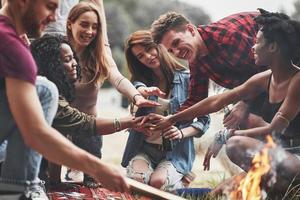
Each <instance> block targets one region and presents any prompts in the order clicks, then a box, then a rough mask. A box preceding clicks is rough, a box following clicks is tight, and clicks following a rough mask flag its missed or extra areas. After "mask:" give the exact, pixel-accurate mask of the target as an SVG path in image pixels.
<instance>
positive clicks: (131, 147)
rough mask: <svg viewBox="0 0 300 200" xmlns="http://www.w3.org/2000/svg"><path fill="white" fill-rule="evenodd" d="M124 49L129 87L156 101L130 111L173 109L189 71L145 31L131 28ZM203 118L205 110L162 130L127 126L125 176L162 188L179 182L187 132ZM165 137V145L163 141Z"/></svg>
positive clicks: (188, 163)
mask: <svg viewBox="0 0 300 200" xmlns="http://www.w3.org/2000/svg"><path fill="white" fill-rule="evenodd" d="M125 54H126V59H127V63H128V67H129V70H130V72H131V74H132V81H133V82H134V85H135V87H136V88H137V89H138V91H139V92H140V93H141V94H142V95H143V96H144V97H147V98H149V99H151V100H155V101H158V102H159V103H160V104H161V106H159V107H157V108H140V109H138V110H137V113H136V116H140V115H147V114H148V113H151V112H155V113H159V114H163V115H166V114H168V113H170V114H173V113H175V112H176V111H177V110H178V109H179V107H180V105H181V104H183V103H184V101H185V100H186V98H187V96H188V87H189V76H190V74H189V71H188V70H187V69H186V68H185V67H183V66H182V65H181V64H180V63H178V62H177V61H176V60H174V59H173V58H172V57H171V56H170V55H169V54H168V52H167V51H166V49H165V48H164V47H163V46H161V45H158V44H155V43H154V42H153V40H152V37H151V34H150V32H149V31H144V30H143V31H137V32H135V33H133V34H132V35H131V36H130V37H129V39H128V40H127V42H126V47H125ZM162 91H164V92H162ZM161 97H163V98H161ZM209 123H210V118H209V116H208V115H206V116H202V117H199V118H197V120H195V121H194V122H186V123H185V124H178V125H177V126H172V127H170V128H169V129H167V130H164V131H163V132H153V131H152V132H150V131H149V132H147V133H145V134H143V133H140V132H137V131H134V130H131V131H130V135H129V138H128V140H127V144H126V148H125V152H124V155H123V159H122V166H123V167H127V176H128V177H130V178H133V179H136V180H138V181H141V182H143V183H146V184H149V185H151V186H153V187H156V188H160V189H163V190H169V191H170V190H175V189H178V188H182V187H184V185H183V184H182V178H183V176H184V175H185V174H188V173H189V172H190V171H191V169H192V165H193V162H194V160H195V149H194V141H193V136H195V137H201V136H202V135H203V134H204V133H205V131H206V130H207V129H208V127H209ZM163 138H165V139H163ZM168 140H169V141H171V143H172V144H171V145H166V143H165V142H164V141H168Z"/></svg>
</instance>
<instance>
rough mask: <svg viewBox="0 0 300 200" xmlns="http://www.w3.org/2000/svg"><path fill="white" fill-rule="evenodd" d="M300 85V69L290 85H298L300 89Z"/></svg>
mask: <svg viewBox="0 0 300 200" xmlns="http://www.w3.org/2000/svg"><path fill="white" fill-rule="evenodd" d="M299 85H300V69H299V71H298V72H296V74H295V75H294V76H293V77H292V79H291V82H290V87H296V88H297V90H298V87H299ZM298 91H300V90H298Z"/></svg>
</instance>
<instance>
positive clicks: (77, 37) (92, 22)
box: [68, 11, 99, 49]
mask: <svg viewBox="0 0 300 200" xmlns="http://www.w3.org/2000/svg"><path fill="white" fill-rule="evenodd" d="M98 26H99V21H98V16H97V14H96V13H95V12H94V11H87V12H84V13H82V14H81V15H80V16H79V17H78V18H77V19H76V20H75V21H74V22H70V21H69V22H68V28H69V29H70V30H71V33H72V39H73V42H74V47H75V48H76V49H82V48H85V47H87V46H88V45H89V44H90V43H91V42H92V41H93V40H94V38H95V37H96V35H97V31H98Z"/></svg>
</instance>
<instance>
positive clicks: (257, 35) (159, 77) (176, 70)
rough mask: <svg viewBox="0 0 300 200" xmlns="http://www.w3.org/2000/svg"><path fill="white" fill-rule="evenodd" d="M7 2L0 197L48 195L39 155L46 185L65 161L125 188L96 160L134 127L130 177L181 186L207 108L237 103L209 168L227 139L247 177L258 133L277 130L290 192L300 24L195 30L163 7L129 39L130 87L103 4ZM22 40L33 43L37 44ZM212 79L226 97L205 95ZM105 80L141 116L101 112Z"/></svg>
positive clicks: (0, 82)
mask: <svg viewBox="0 0 300 200" xmlns="http://www.w3.org/2000/svg"><path fill="white" fill-rule="evenodd" d="M2 5H3V7H2V9H1V10H0V36H1V37H0V40H1V42H0V52H1V53H0V92H1V95H0V127H1V133H0V136H1V137H0V138H1V139H0V142H1V143H2V145H1V153H3V152H5V154H6V155H5V157H4V158H3V160H4V161H3V164H2V167H1V179H0V191H1V190H7V188H18V189H19V190H20V191H22V192H23V191H25V195H26V197H31V198H33V199H34V198H35V197H36V198H42V199H45V198H47V197H46V196H45V194H44V196H43V192H41V186H40V184H41V181H40V179H39V178H38V174H39V171H40V163H41V159H42V156H43V157H44V158H45V159H47V160H49V163H48V170H49V172H50V173H49V174H50V177H49V181H50V185H57V184H59V183H60V165H62V164H63V165H66V166H68V167H70V168H72V169H76V170H81V171H83V172H84V173H85V175H84V181H85V182H92V183H98V182H99V183H101V185H103V186H104V187H107V188H108V189H111V190H114V191H121V192H124V191H128V190H129V185H128V183H127V182H126V179H125V178H124V176H123V175H122V174H121V173H120V172H118V171H117V170H116V169H115V168H113V167H111V166H108V165H107V164H105V163H103V162H102V161H101V160H100V158H101V146H102V135H106V134H112V133H115V132H118V131H121V130H123V129H127V128H129V129H130V131H129V137H128V140H127V144H126V148H125V151H124V155H123V159H122V166H124V167H126V170H127V177H129V178H133V179H136V180H138V181H141V182H143V183H146V184H149V185H151V186H153V187H156V188H160V189H163V190H167V191H173V190H176V189H179V188H184V187H186V185H187V184H186V183H185V176H187V175H188V174H189V173H191V169H192V166H193V162H194V159H195V149H194V137H196V138H198V137H201V136H202V135H203V134H205V132H206V131H207V129H208V127H209V124H210V117H209V114H210V113H212V112H216V111H218V110H220V109H222V108H224V106H226V105H228V104H231V103H234V107H233V109H232V110H231V112H230V113H229V115H227V116H226V118H225V119H224V126H225V127H226V128H227V129H228V131H226V132H223V133H219V134H216V138H215V140H214V142H213V143H212V144H211V145H210V147H209V149H208V151H207V153H206V155H205V160H204V163H203V165H204V169H205V170H206V169H208V170H209V168H210V166H209V165H210V159H211V157H212V156H214V157H215V156H217V154H218V152H219V150H220V149H221V147H222V146H223V145H224V144H226V152H227V155H228V156H229V158H230V159H231V160H232V161H233V162H234V163H235V164H237V165H238V166H240V167H241V168H242V169H244V170H245V171H247V170H249V168H250V165H251V160H252V158H253V156H254V153H255V152H257V151H259V150H260V149H261V147H262V144H263V143H264V142H265V141H264V137H263V136H265V135H267V134H271V133H272V134H273V135H274V136H275V137H277V138H278V139H279V141H280V142H281V143H282V146H283V148H284V150H281V151H283V154H284V155H285V158H286V159H284V160H280V161H278V169H277V170H278V179H277V182H276V184H275V186H274V187H276V188H278V189H283V188H284V187H285V186H288V183H287V182H289V181H291V180H292V179H293V178H294V177H295V176H296V175H297V174H298V173H299V169H300V160H299V159H300V136H299V134H298V133H297V131H299V130H300V126H299V122H298V123H297V121H299V120H300V118H299V116H300V115H299V110H300V106H299V105H298V101H299V99H300V92H298V91H297V89H296V88H297V85H298V84H299V83H298V82H299V81H300V77H299V76H300V75H299V74H298V71H299V70H300V69H299V68H298V66H297V64H299V61H300V60H299V57H300V39H299V37H298V35H299V32H300V22H298V21H295V20H291V19H290V18H289V17H288V16H287V15H285V14H283V13H270V12H267V11H265V10H263V9H259V12H244V13H238V14H235V15H231V16H228V17H226V18H224V19H221V20H220V21H217V22H214V23H211V24H209V25H203V26H199V27H196V26H195V25H193V24H192V23H191V22H190V21H189V20H188V19H187V18H185V17H184V16H183V15H181V14H178V13H175V12H168V13H166V14H164V15H161V16H160V17H159V18H158V19H157V20H155V21H154V22H153V24H152V25H151V27H150V28H149V30H139V31H136V32H134V33H132V34H131V35H130V36H129V38H128V39H127V40H126V42H125V56H126V61H127V65H128V69H129V71H130V73H131V82H130V81H129V80H128V79H127V78H125V77H124V76H123V75H121V74H120V72H119V70H118V68H117V66H116V64H115V62H114V60H113V58H112V55H111V50H110V46H109V42H108V37H107V32H106V20H105V13H104V7H103V2H102V0H84V1H80V2H78V1H76V0H75V1H70V0H61V1H58V0H48V1H44V0H26V1H20V0H6V1H3V2H2ZM57 7H59V12H56V9H57ZM56 14H58V16H57V15H56ZM55 20H57V23H55ZM42 33H43V36H42V37H40V36H41V35H42ZM24 34H27V35H28V36H29V37H30V38H35V39H33V41H32V42H31V44H30V43H29V42H28V41H26V42H24V40H25V39H26V37H24ZM21 36H22V37H21ZM28 45H29V46H28ZM174 56H175V57H177V58H180V59H185V60H187V61H188V64H189V69H190V70H189V69H188V67H185V66H183V65H182V64H181V63H179V62H178V61H177V60H176V59H175V58H174ZM209 79H211V80H213V81H214V82H216V83H217V84H219V85H221V86H223V87H225V88H228V89H229V90H228V91H226V92H224V93H222V94H219V95H216V96H210V97H208V83H209ZM104 80H108V81H109V82H110V83H111V84H112V85H113V86H114V87H115V88H116V89H117V90H118V91H119V92H121V93H122V94H124V95H126V96H127V97H128V98H129V99H131V101H132V103H133V105H135V106H136V107H138V108H137V109H133V110H136V112H134V116H132V117H127V118H120V119H119V118H115V119H108V118H102V117H100V116H97V107H96V103H97V98H98V93H99V91H100V88H101V86H102V84H103V82H104ZM238 128H239V129H238ZM66 138H71V141H72V142H70V141H69V140H68V139H66ZM278 151H279V150H278ZM1 155H2V154H1ZM42 170H45V169H42ZM16 186H18V187H16ZM91 186H92V185H91ZM20 188H21V189H20ZM41 196H43V197H41Z"/></svg>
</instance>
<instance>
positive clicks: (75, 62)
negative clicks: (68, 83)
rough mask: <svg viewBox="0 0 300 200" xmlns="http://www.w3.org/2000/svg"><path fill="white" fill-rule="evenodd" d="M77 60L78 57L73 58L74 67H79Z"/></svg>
mask: <svg viewBox="0 0 300 200" xmlns="http://www.w3.org/2000/svg"><path fill="white" fill-rule="evenodd" d="M77 65H78V64H77V61H76V59H75V58H73V60H72V68H76V67H77Z"/></svg>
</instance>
